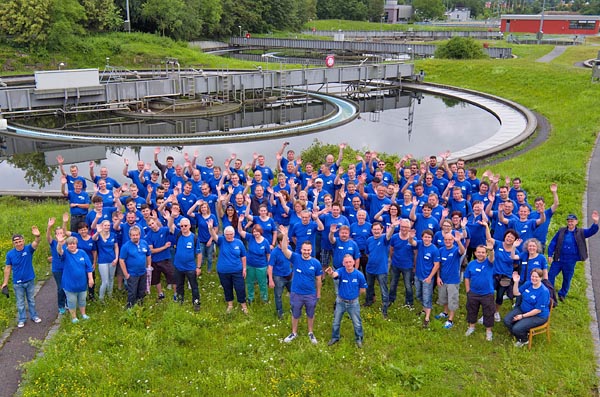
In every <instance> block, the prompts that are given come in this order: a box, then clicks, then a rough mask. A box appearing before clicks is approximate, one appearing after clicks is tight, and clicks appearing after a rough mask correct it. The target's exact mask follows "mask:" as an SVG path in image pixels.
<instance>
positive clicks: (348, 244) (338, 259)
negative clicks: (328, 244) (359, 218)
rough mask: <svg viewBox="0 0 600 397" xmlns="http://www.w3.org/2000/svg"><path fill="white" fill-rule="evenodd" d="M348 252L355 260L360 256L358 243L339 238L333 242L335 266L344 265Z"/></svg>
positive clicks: (337, 267)
mask: <svg viewBox="0 0 600 397" xmlns="http://www.w3.org/2000/svg"><path fill="white" fill-rule="evenodd" d="M346 254H350V255H352V257H353V258H354V259H355V260H356V259H358V258H360V250H359V249H358V245H357V244H356V243H355V242H354V241H352V240H350V239H348V240H347V241H342V240H340V239H339V238H337V239H335V244H333V266H334V267H335V268H336V269H339V268H341V267H342V266H343V264H344V256H346ZM344 299H346V298H344Z"/></svg>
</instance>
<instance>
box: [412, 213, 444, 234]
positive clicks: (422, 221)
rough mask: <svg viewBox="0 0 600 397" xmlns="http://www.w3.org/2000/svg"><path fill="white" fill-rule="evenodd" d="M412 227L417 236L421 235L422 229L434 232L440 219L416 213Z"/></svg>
mask: <svg viewBox="0 0 600 397" xmlns="http://www.w3.org/2000/svg"><path fill="white" fill-rule="evenodd" d="M416 217H417V219H416V220H415V224H414V226H413V227H414V229H415V230H416V231H417V236H421V235H422V234H423V231H425V230H431V231H432V232H433V233H434V234H435V233H436V232H437V231H438V230H440V220H439V219H438V218H436V217H434V216H430V217H429V218H425V217H424V216H423V214H417V215H416Z"/></svg>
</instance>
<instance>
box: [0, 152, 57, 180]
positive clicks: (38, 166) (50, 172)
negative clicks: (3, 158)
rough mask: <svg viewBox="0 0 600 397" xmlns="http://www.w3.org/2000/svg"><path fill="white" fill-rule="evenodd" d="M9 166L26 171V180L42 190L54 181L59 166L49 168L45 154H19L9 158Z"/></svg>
mask: <svg viewBox="0 0 600 397" xmlns="http://www.w3.org/2000/svg"><path fill="white" fill-rule="evenodd" d="M7 161H8V164H12V165H14V166H15V167H16V168H19V169H21V170H23V171H25V180H26V181H27V183H29V184H30V185H33V184H36V185H38V187H39V188H40V189H41V188H43V187H45V186H46V185H48V184H49V183H51V182H52V181H53V180H54V174H55V173H56V170H57V168H58V166H52V167H49V166H47V165H46V159H45V157H44V153H43V152H34V153H19V154H14V155H12V156H11V157H9V158H8V160H7Z"/></svg>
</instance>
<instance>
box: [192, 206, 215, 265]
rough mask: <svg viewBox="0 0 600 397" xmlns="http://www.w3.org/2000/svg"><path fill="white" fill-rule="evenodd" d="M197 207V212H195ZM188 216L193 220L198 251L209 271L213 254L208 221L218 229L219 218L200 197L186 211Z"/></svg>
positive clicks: (213, 247)
mask: <svg viewBox="0 0 600 397" xmlns="http://www.w3.org/2000/svg"><path fill="white" fill-rule="evenodd" d="M196 207H198V212H195V210H196ZM187 215H188V218H189V219H190V220H191V221H192V222H194V224H195V226H196V227H195V229H196V230H197V232H198V245H199V249H200V253H201V254H202V262H204V259H206V264H207V270H208V272H209V273H210V272H211V271H212V267H213V257H214V255H215V245H214V242H215V241H214V239H213V238H212V234H211V232H210V230H209V229H210V227H209V226H208V222H209V221H210V222H212V223H211V224H212V225H213V226H212V228H214V229H215V231H216V230H218V228H219V220H218V219H217V217H216V216H215V215H214V214H213V213H212V211H211V208H210V205H209V204H208V203H207V202H206V201H203V200H202V199H200V200H198V201H196V203H195V204H194V205H193V206H192V207H191V208H190V209H189V211H188V212H187Z"/></svg>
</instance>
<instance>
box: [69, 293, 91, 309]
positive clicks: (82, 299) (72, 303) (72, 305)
mask: <svg viewBox="0 0 600 397" xmlns="http://www.w3.org/2000/svg"><path fill="white" fill-rule="evenodd" d="M65 295H66V296H67V308H68V309H69V310H75V309H77V308H78V307H85V305H86V297H87V291H79V292H69V291H65Z"/></svg>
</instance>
